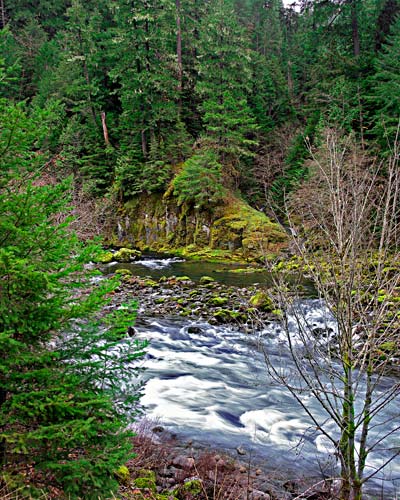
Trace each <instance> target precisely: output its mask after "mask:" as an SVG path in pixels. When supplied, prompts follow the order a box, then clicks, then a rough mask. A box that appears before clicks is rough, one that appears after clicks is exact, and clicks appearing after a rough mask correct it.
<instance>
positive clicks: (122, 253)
mask: <svg viewBox="0 0 400 500" xmlns="http://www.w3.org/2000/svg"><path fill="white" fill-rule="evenodd" d="M141 255H142V253H141V252H140V251H139V250H132V249H130V248H121V249H120V250H118V251H117V252H115V254H114V260H116V261H117V262H130V261H131V260H135V259H137V258H138V257H140V256H141Z"/></svg>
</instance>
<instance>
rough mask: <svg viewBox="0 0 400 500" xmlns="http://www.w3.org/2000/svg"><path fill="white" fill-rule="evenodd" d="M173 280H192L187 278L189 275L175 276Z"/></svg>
mask: <svg viewBox="0 0 400 500" xmlns="http://www.w3.org/2000/svg"><path fill="white" fill-rule="evenodd" d="M175 281H178V282H180V281H192V280H191V279H190V278H189V276H177V277H176V278H175Z"/></svg>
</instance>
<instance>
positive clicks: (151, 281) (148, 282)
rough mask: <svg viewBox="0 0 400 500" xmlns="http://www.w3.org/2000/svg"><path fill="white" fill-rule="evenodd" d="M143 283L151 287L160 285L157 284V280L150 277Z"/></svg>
mask: <svg viewBox="0 0 400 500" xmlns="http://www.w3.org/2000/svg"><path fill="white" fill-rule="evenodd" d="M144 284H145V285H146V286H151V287H153V288H157V287H159V286H160V285H159V283H158V282H157V281H154V280H150V279H149V280H145V282H144Z"/></svg>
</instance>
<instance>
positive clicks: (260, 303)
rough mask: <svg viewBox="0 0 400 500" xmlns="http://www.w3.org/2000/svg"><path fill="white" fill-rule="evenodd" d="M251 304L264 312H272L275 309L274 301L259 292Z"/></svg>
mask: <svg viewBox="0 0 400 500" xmlns="http://www.w3.org/2000/svg"><path fill="white" fill-rule="evenodd" d="M249 304H250V305H251V306H253V307H256V308H257V309H259V310H260V311H264V312H272V311H273V310H274V309H275V307H274V303H273V301H272V300H271V298H270V297H269V296H268V295H267V294H266V293H265V292H257V293H256V294H255V295H253V296H252V297H251V298H250V300H249Z"/></svg>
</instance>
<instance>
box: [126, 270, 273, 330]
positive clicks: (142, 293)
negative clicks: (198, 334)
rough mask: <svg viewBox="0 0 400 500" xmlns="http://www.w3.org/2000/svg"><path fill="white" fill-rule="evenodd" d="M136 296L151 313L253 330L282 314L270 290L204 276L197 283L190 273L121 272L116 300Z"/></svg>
mask: <svg viewBox="0 0 400 500" xmlns="http://www.w3.org/2000/svg"><path fill="white" fill-rule="evenodd" d="M132 298H137V300H138V305H139V312H140V314H142V315H148V314H151V315H152V316H158V315H160V316H163V317H165V316H172V315H175V316H182V317H187V318H189V319H196V320H199V321H207V322H208V323H210V324H227V323H229V324H232V325H235V324H236V325H238V326H240V327H241V328H242V329H244V330H245V331H252V330H254V329H255V328H257V327H260V326H261V325H265V324H266V323H269V322H271V321H276V320H277V319H278V318H279V315H280V311H279V310H278V309H276V307H275V305H274V302H273V299H272V297H271V296H270V294H269V292H268V290H265V289H263V288H260V287H257V286H252V287H247V288H237V287H232V286H225V285H222V284H221V283H218V282H217V281H215V279H214V278H212V277H209V276H203V277H202V278H201V279H200V282H199V283H195V282H194V281H192V280H191V279H190V278H189V277H187V276H172V277H166V276H162V277H161V278H160V279H158V280H154V279H153V278H152V277H151V276H148V277H144V278H143V277H136V276H130V275H128V274H124V273H122V285H121V287H120V288H119V289H118V290H117V292H116V300H117V301H121V300H123V299H126V300H128V299H129V300H131V299H132Z"/></svg>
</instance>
